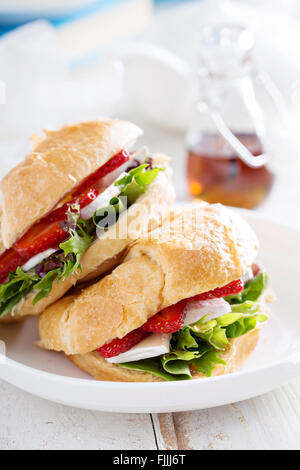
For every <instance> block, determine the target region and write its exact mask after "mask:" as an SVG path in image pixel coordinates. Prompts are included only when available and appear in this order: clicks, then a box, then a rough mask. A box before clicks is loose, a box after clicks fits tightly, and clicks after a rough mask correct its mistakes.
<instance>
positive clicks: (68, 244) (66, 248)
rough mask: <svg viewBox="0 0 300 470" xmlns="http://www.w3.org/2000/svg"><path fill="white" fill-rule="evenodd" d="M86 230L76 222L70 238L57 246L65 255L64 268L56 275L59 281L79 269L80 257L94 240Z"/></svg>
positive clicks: (84, 226) (80, 223)
mask: <svg viewBox="0 0 300 470" xmlns="http://www.w3.org/2000/svg"><path fill="white" fill-rule="evenodd" d="M86 228H87V226H86V225H84V224H83V223H82V222H81V221H79V222H77V227H76V230H73V229H71V230H70V235H71V236H70V238H69V239H68V240H66V241H65V242H63V243H61V244H60V245H59V248H60V249H61V250H63V252H64V255H65V259H64V267H63V269H62V270H61V271H60V272H59V273H58V274H59V281H60V280H63V281H64V280H65V279H67V277H69V276H70V275H71V274H73V273H74V272H75V271H76V270H77V269H78V268H79V269H81V265H80V260H81V257H82V255H83V254H84V253H85V252H86V250H87V249H88V248H89V246H90V245H91V244H92V242H93V240H94V236H93V235H91V234H90V233H89V232H88V231H86ZM51 272H52V271H51ZM48 274H49V273H48ZM44 279H45V278H44ZM50 290H51V288H50ZM49 292H50V291H49ZM39 300H40V299H39Z"/></svg>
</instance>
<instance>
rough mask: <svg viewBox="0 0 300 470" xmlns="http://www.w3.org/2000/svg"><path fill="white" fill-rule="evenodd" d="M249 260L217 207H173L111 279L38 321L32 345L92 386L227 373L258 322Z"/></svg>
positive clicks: (262, 283) (236, 220) (235, 223)
mask: <svg viewBox="0 0 300 470" xmlns="http://www.w3.org/2000/svg"><path fill="white" fill-rule="evenodd" d="M257 252H258V241H257V238H256V235H255V233H254V232H253V230H252V228H250V226H249V225H248V224H247V223H246V222H245V221H244V220H243V219H241V218H240V217H239V216H238V215H236V214H235V213H232V212H231V211H230V210H228V209H225V208H224V207H223V206H221V205H219V204H217V205H209V204H206V203H204V202H203V203H198V204H192V205H185V206H181V207H175V208H174V209H172V210H170V213H169V216H168V218H167V219H166V220H165V222H164V223H163V225H162V226H160V227H158V228H156V229H154V230H153V231H152V232H150V233H148V234H144V235H142V236H141V237H140V238H139V239H138V240H137V241H135V242H133V243H132V245H131V246H130V247H129V249H128V252H127V255H126V257H125V259H124V261H123V263H122V264H121V265H119V266H118V267H117V268H116V269H115V270H114V271H113V272H112V273H111V274H109V275H107V276H106V277H104V278H102V279H101V280H100V282H97V283H94V284H93V285H91V286H90V287H88V288H87V289H85V290H83V291H82V292H81V293H79V294H78V295H71V296H67V297H65V298H63V299H62V300H60V301H59V302H57V303H55V304H53V305H52V306H50V307H49V308H48V309H47V310H46V311H45V312H44V313H43V314H42V315H41V317H40V319H39V332H40V342H39V346H40V347H42V348H45V349H49V350H56V351H64V352H65V354H67V356H68V357H69V358H70V359H71V360H72V361H73V363H74V364H76V365H77V366H79V367H80V368H81V369H82V370H84V371H86V372H88V373H89V374H90V375H92V376H94V377H95V378H96V379H99V380H109V381H127V382H147V381H161V380H169V381H171V380H183V379H191V378H199V377H203V376H211V375H220V374H225V373H231V372H233V371H235V370H237V369H238V368H239V367H241V366H242V364H243V363H244V362H245V360H246V359H247V358H248V356H249V355H250V354H251V352H252V351H253V350H254V348H255V346H256V344H257V341H258V339H259V332H260V328H261V326H262V325H263V323H264V322H265V321H266V320H267V318H268V315H267V310H266V303H265V302H266V300H268V298H267V297H268V296H267V295H266V292H265V288H266V285H267V275H266V273H264V272H263V271H261V270H260V268H259V267H258V266H257V265H255V264H254V261H255V258H256V255H257ZM269 300H270V299H269Z"/></svg>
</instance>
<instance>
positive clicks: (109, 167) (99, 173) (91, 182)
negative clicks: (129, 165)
mask: <svg viewBox="0 0 300 470" xmlns="http://www.w3.org/2000/svg"><path fill="white" fill-rule="evenodd" d="M129 159H130V155H129V153H128V152H127V150H121V152H119V153H117V155H115V156H114V157H112V158H111V159H110V160H108V162H106V163H104V165H102V166H101V167H100V168H98V170H96V171H95V173H93V174H92V175H89V176H88V177H87V178H85V180H83V182H82V183H81V184H80V185H79V186H78V187H77V188H75V189H74V191H73V192H72V195H73V196H78V195H79V194H82V193H83V192H84V191H86V190H87V189H89V188H92V187H93V186H95V185H96V184H97V183H98V181H99V180H100V178H104V176H106V175H108V174H109V173H112V172H113V171H114V170H116V169H117V168H119V167H120V166H121V165H123V164H124V163H126V162H128V161H129Z"/></svg>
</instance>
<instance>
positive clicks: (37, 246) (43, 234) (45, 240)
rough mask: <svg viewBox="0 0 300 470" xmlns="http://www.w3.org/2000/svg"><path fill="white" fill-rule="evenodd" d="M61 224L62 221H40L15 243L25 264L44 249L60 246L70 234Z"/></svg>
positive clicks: (15, 247)
mask: <svg viewBox="0 0 300 470" xmlns="http://www.w3.org/2000/svg"><path fill="white" fill-rule="evenodd" d="M60 224H61V221H58V222H52V223H50V224H49V223H48V222H39V223H38V224H36V225H34V226H33V227H32V228H31V229H29V230H28V232H27V233H26V234H25V235H24V236H23V237H22V238H21V240H19V241H18V242H17V243H16V244H15V245H14V249H15V250H16V251H17V252H18V254H19V255H20V256H21V257H22V260H23V264H24V263H25V262H26V261H27V260H29V259H30V258H31V257H32V256H35V255H37V254H38V253H41V252H42V251H45V250H48V249H49V248H56V247H58V245H59V244H60V243H62V242H63V241H64V240H66V239H67V238H68V237H69V236H70V235H69V233H68V232H67V231H65V230H63V229H62V228H61V227H60Z"/></svg>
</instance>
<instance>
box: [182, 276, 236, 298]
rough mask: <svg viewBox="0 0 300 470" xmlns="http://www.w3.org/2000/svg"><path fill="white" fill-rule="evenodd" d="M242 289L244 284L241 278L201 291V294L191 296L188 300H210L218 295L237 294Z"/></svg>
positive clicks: (218, 296)
mask: <svg viewBox="0 0 300 470" xmlns="http://www.w3.org/2000/svg"><path fill="white" fill-rule="evenodd" d="M243 289H244V284H243V281H242V280H241V279H238V280H237V281H232V282H230V283H229V284H227V285H226V286H224V287H217V288H216V289H214V290H210V291H208V292H203V294H199V295H196V296H195V297H191V299H189V300H210V299H215V298H220V297H226V296H227V295H233V294H238V293H239V292H241V291H242V290H243Z"/></svg>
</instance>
